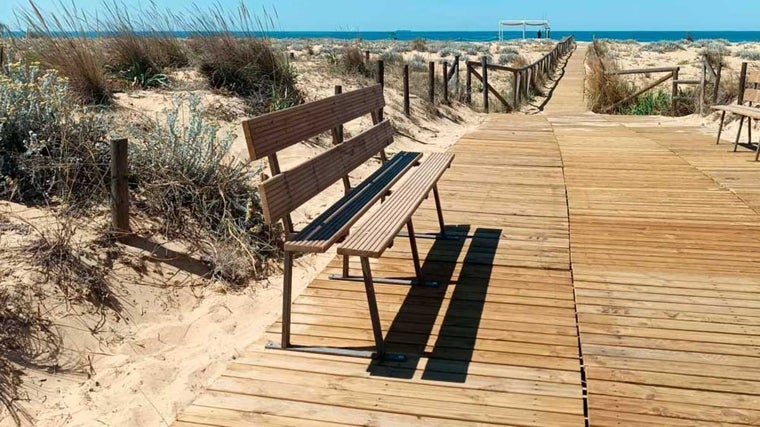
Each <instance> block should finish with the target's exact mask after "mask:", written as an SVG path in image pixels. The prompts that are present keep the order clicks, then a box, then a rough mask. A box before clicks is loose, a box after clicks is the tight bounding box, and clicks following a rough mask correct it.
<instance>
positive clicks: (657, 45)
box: [641, 41, 684, 53]
mask: <svg viewBox="0 0 760 427" xmlns="http://www.w3.org/2000/svg"><path fill="white" fill-rule="evenodd" d="M641 50H643V51H647V52H657V53H665V52H676V51H679V50H684V47H683V45H682V44H681V43H679V42H671V41H659V42H653V43H649V44H645V45H644V46H642V47H641Z"/></svg>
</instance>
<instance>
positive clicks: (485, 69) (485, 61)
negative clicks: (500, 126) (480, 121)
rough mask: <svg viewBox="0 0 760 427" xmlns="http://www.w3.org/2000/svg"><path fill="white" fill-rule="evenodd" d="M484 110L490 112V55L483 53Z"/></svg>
mask: <svg viewBox="0 0 760 427" xmlns="http://www.w3.org/2000/svg"><path fill="white" fill-rule="evenodd" d="M481 63H482V65H483V111H485V112H486V113H488V57H487V56H485V55H483V58H482V59H481Z"/></svg>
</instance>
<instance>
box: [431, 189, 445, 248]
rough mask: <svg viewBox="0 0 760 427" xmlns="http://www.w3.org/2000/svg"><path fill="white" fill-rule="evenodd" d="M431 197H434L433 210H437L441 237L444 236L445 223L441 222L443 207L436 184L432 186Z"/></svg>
mask: <svg viewBox="0 0 760 427" xmlns="http://www.w3.org/2000/svg"><path fill="white" fill-rule="evenodd" d="M433 198H435V210H436V211H438V225H439V226H440V227H441V237H443V238H444V239H445V238H446V223H444V222H443V208H442V207H441V196H440V195H438V184H436V185H434V186H433Z"/></svg>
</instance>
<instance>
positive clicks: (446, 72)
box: [443, 61, 449, 104]
mask: <svg viewBox="0 0 760 427" xmlns="http://www.w3.org/2000/svg"><path fill="white" fill-rule="evenodd" d="M443 102H444V103H447V104H448V102H449V63H448V62H447V61H443Z"/></svg>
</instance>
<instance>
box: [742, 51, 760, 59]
mask: <svg viewBox="0 0 760 427" xmlns="http://www.w3.org/2000/svg"><path fill="white" fill-rule="evenodd" d="M737 56H739V58H741V59H746V60H748V61H760V50H749V49H744V50H742V51H741V52H739V53H738V54H737Z"/></svg>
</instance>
